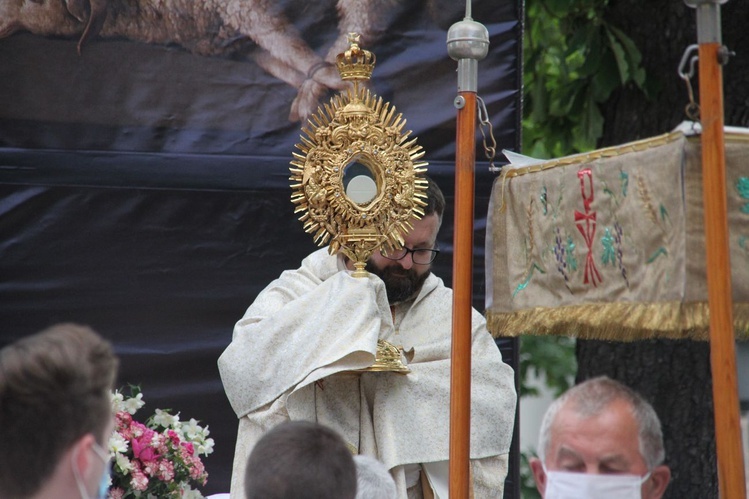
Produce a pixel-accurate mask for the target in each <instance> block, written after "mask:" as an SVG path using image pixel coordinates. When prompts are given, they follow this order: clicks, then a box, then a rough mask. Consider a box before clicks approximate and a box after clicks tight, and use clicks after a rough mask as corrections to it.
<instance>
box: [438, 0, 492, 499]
mask: <svg viewBox="0 0 749 499" xmlns="http://www.w3.org/2000/svg"><path fill="white" fill-rule="evenodd" d="M447 51H448V53H449V54H450V57H452V58H453V59H455V60H456V61H458V95H457V97H456V98H455V101H454V103H455V107H456V108H457V113H458V116H457V127H456V128H457V137H456V147H455V233H454V252H453V293H454V294H453V320H452V327H453V329H452V352H451V365H450V471H449V473H450V474H449V480H450V486H449V494H450V499H468V497H469V494H470V488H471V483H470V463H469V458H470V444H471V439H470V437H471V331H472V324H471V315H472V305H471V302H472V295H473V215H474V191H475V173H474V166H475V160H476V139H475V137H476V89H477V79H478V61H479V60H481V59H483V58H484V57H486V54H487V53H488V51H489V32H488V31H487V29H486V28H485V27H484V25H482V24H480V23H477V22H475V21H473V20H472V19H471V4H470V0H467V2H466V16H465V19H463V20H462V21H460V22H458V23H455V24H453V25H452V26H451V27H450V30H449V31H448V33H447Z"/></svg>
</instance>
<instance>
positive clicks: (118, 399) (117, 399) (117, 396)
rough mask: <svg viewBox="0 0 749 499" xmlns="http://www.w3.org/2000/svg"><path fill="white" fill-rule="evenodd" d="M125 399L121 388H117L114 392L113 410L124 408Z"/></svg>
mask: <svg viewBox="0 0 749 499" xmlns="http://www.w3.org/2000/svg"><path fill="white" fill-rule="evenodd" d="M123 400H125V396H124V395H122V394H121V393H120V391H119V390H115V391H114V393H113V394H112V412H114V413H117V412H120V411H122V410H123V408H122V401H123Z"/></svg>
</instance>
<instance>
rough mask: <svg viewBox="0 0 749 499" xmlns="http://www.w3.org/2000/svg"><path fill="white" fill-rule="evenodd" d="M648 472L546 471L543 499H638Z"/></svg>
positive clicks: (648, 476)
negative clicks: (615, 473) (614, 473)
mask: <svg viewBox="0 0 749 499" xmlns="http://www.w3.org/2000/svg"><path fill="white" fill-rule="evenodd" d="M648 478H650V473H648V474H647V475H645V476H643V477H641V476H639V475H593V474H590V473H570V472H566V471H547V472H546V493H545V494H544V498H545V499H601V498H605V499H640V498H641V494H640V492H641V488H642V484H643V483H645V481H646V480H647V479H648Z"/></svg>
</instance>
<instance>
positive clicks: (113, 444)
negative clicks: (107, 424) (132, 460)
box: [109, 431, 128, 454]
mask: <svg viewBox="0 0 749 499" xmlns="http://www.w3.org/2000/svg"><path fill="white" fill-rule="evenodd" d="M127 448H128V443H127V440H125V437H123V436H122V435H120V434H119V433H117V432H116V431H115V432H113V433H112V436H111V437H109V452H110V454H112V453H125V452H127Z"/></svg>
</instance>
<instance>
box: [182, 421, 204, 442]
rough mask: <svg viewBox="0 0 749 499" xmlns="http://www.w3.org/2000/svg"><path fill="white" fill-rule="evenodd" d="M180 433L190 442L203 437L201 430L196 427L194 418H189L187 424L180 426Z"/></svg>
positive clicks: (198, 426) (196, 423)
mask: <svg viewBox="0 0 749 499" xmlns="http://www.w3.org/2000/svg"><path fill="white" fill-rule="evenodd" d="M182 433H184V435H185V436H186V437H187V438H189V439H190V440H195V439H196V438H198V437H200V436H202V435H203V428H201V427H200V425H198V421H197V420H196V419H195V418H190V421H189V422H188V423H184V424H183V425H182Z"/></svg>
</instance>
